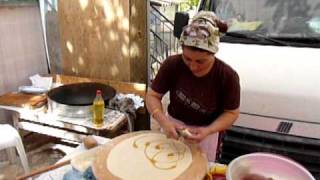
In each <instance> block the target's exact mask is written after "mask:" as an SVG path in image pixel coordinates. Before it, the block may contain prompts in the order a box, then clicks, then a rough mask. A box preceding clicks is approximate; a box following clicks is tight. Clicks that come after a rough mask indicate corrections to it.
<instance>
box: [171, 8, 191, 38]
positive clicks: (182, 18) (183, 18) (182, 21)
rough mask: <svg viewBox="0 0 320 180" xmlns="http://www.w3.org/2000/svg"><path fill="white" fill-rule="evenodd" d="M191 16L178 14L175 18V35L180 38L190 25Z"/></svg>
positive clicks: (183, 13) (182, 13) (184, 13)
mask: <svg viewBox="0 0 320 180" xmlns="http://www.w3.org/2000/svg"><path fill="white" fill-rule="evenodd" d="M188 22H189V14H188V13H186V12H176V14H175V16H174V25H173V35H174V36H175V37H176V38H180V35H181V33H182V30H183V27H184V26H186V25H188Z"/></svg>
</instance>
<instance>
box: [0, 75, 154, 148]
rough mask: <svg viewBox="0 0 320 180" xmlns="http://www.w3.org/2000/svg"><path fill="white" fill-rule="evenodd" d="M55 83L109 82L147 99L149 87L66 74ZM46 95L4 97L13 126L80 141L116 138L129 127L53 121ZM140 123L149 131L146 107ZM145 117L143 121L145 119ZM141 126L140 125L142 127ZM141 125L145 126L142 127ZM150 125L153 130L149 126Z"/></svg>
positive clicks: (0, 103)
mask: <svg viewBox="0 0 320 180" xmlns="http://www.w3.org/2000/svg"><path fill="white" fill-rule="evenodd" d="M52 77H53V79H54V82H55V83H59V84H71V83H78V82H100V83H105V84H108V85H110V86H112V87H113V88H115V89H116V91H117V93H134V94H136V95H139V96H141V97H142V98H143V99H144V98H145V91H146V86H145V85H144V84H137V83H126V82H118V81H108V80H101V79H92V78H81V77H74V76H65V75H52ZM45 100H46V96H45V95H30V94H22V93H15V92H10V93H6V94H4V95H1V96H0V108H2V109H6V110H11V111H13V112H14V113H13V123H14V126H15V127H16V128H17V129H24V130H28V131H32V132H37V133H41V134H46V135H50V136H55V137H59V138H64V139H68V140H71V141H78V142H80V141H81V139H82V138H83V136H86V135H88V134H95V135H101V136H104V137H113V136H115V135H117V132H118V131H119V129H121V128H122V127H123V125H124V124H126V120H123V121H122V122H119V123H118V124H117V125H116V126H114V127H112V128H105V129H96V128H88V127H84V126H81V125H77V124H72V123H66V122H62V121H58V120H55V119H52V118H47V117H48V115H49V116H50V114H47V112H46V108H45V106H43V105H44V104H45V103H46V101H45ZM137 114H139V116H138V118H137V121H138V122H139V121H142V122H139V123H140V124H144V125H142V128H141V129H148V128H149V127H150V122H148V118H147V112H146V110H145V108H141V109H139V110H138V112H137ZM141 117H142V118H141ZM139 123H138V124H139ZM140 126H141V125H140ZM145 126H147V127H145ZM148 126H149V127H148Z"/></svg>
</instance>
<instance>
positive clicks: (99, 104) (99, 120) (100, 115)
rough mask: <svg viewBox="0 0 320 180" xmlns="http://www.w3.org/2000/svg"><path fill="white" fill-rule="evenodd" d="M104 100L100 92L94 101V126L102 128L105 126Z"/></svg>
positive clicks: (98, 91)
mask: <svg viewBox="0 0 320 180" xmlns="http://www.w3.org/2000/svg"><path fill="white" fill-rule="evenodd" d="M104 110H105V109H104V100H103V98H102V94H101V91H100V90H97V91H96V97H95V98H94V100H93V105H92V114H93V125H94V126H96V127H101V126H103V124H104Z"/></svg>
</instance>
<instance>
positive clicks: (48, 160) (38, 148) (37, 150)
mask: <svg viewBox="0 0 320 180" xmlns="http://www.w3.org/2000/svg"><path fill="white" fill-rule="evenodd" d="M23 143H24V147H25V150H26V153H27V158H28V162H29V166H30V170H31V171H34V170H37V169H39V168H42V167H46V166H49V165H52V164H54V163H56V162H57V161H58V160H59V159H61V158H62V157H63V156H64V155H65V154H66V153H67V152H68V151H71V150H72V149H73V148H74V147H75V146H76V145H77V144H71V143H68V142H63V141H61V140H59V139H57V138H53V137H49V136H45V135H41V134H37V133H28V134H26V135H24V137H23ZM0 153H6V151H1V152H0ZM23 174H24V170H23V167H22V165H21V162H20V158H19V156H18V155H17V157H16V160H15V162H14V163H9V161H5V162H1V165H0V180H13V179H15V178H16V177H17V176H20V175H23Z"/></svg>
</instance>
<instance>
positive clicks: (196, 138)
mask: <svg viewBox="0 0 320 180" xmlns="http://www.w3.org/2000/svg"><path fill="white" fill-rule="evenodd" d="M189 131H190V133H191V134H192V135H191V136H188V137H186V138H185V139H186V140H187V141H188V142H192V143H199V142H201V141H202V140H204V138H206V137H207V136H208V135H210V129H209V128H208V127H196V128H189Z"/></svg>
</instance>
